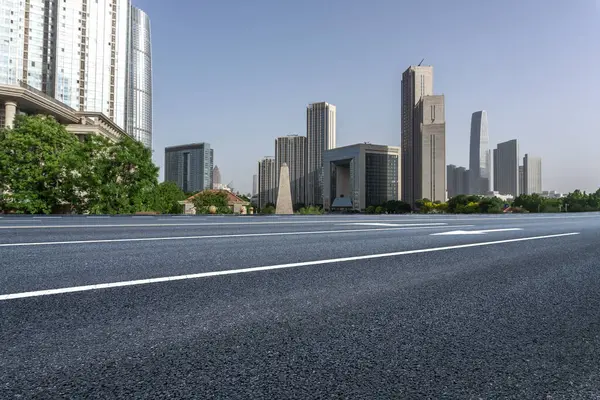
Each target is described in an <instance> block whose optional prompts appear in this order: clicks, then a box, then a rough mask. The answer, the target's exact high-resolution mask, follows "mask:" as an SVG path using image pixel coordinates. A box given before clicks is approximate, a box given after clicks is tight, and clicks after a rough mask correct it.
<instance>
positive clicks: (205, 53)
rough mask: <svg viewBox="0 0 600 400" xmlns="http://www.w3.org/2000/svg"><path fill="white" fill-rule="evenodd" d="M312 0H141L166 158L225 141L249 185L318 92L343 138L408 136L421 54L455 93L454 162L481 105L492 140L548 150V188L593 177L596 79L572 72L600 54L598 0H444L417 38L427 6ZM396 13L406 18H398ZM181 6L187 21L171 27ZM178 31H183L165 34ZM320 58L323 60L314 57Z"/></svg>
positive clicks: (462, 159)
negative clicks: (407, 84) (413, 78)
mask: <svg viewBox="0 0 600 400" xmlns="http://www.w3.org/2000/svg"><path fill="white" fill-rule="evenodd" d="M308 3H309V4H307V5H306V6H303V7H300V6H299V5H294V4H279V3H276V2H273V1H261V2H257V3H255V4H253V5H252V6H250V5H246V4H239V5H238V6H236V7H235V8H233V9H231V10H230V9H229V8H227V10H226V9H225V5H222V4H218V3H210V4H206V5H200V4H197V3H195V2H191V1H189V0H182V1H181V5H180V6H181V7H185V8H186V9H187V10H188V11H189V12H186V13H183V14H184V15H181V13H179V12H177V10H178V9H179V7H178V8H177V9H169V8H168V7H167V5H166V4H162V3H160V2H151V1H149V0H141V1H140V0H138V1H134V4H135V5H136V6H139V7H141V8H143V9H144V10H145V11H146V13H147V14H148V15H149V16H150V18H151V21H152V24H153V37H152V39H153V61H154V65H153V68H154V110H155V118H154V123H155V126H154V128H155V129H154V136H155V142H154V145H155V153H154V154H155V161H156V162H157V164H158V165H159V166H161V167H163V160H162V159H161V158H162V156H161V149H162V148H163V147H165V146H168V145H176V144H180V143H190V142H197V141H205V142H208V143H211V146H212V147H214V148H215V149H216V160H215V162H216V163H217V164H219V165H220V167H221V171H222V174H223V177H224V179H225V180H227V181H234V185H235V187H236V188H239V189H240V190H241V191H243V192H250V191H251V186H252V173H253V172H255V166H256V160H258V159H259V158H260V157H262V156H265V155H273V154H270V153H271V150H269V149H271V148H272V144H271V143H272V140H273V138H275V137H278V136H283V135H287V134H289V133H292V132H295V133H298V134H300V135H305V134H306V132H305V129H306V128H305V112H304V110H305V107H306V105H307V104H309V103H313V102H320V101H326V102H329V103H332V104H335V105H336V106H337V109H338V134H337V142H338V143H337V145H338V146H343V145H347V144H353V143H360V142H364V141H365V140H368V141H370V142H372V143H379V144H386V145H392V146H395V145H399V144H400V120H401V115H400V114H401V113H400V110H401V100H400V87H401V86H400V81H401V74H402V71H403V70H404V69H405V68H406V67H407V66H408V65H416V64H418V62H419V61H420V60H421V59H422V58H423V57H424V58H425V64H428V65H433V66H434V67H435V70H436V89H435V91H436V93H439V94H444V95H445V96H446V103H447V107H446V108H447V112H446V114H447V115H446V119H447V133H446V134H447V164H456V165H467V164H468V148H469V130H470V116H471V114H472V113H473V112H474V111H477V110H482V109H485V110H487V112H488V118H489V131H490V138H491V140H490V147H495V145H496V144H497V143H500V142H503V141H507V140H510V139H513V138H518V139H519V142H520V145H521V146H522V147H523V148H527V149H528V150H530V151H531V152H533V153H535V154H537V155H539V156H541V157H542V158H543V159H544V160H545V162H544V189H550V190H552V189H554V190H559V191H563V192H568V191H571V190H573V189H575V188H580V189H583V190H588V191H589V190H595V189H596V188H597V186H598V185H597V179H596V178H595V176H594V175H595V172H596V171H597V170H598V169H599V168H600V165H599V164H600V162H599V161H596V160H597V159H598V157H596V154H595V152H596V150H595V149H597V148H600V137H599V136H598V135H593V132H595V131H597V129H596V128H595V125H594V121H593V115H594V114H595V107H594V101H593V99H594V92H595V89H597V88H599V87H600V80H599V78H598V76H597V75H595V74H582V73H570V72H568V71H574V68H573V65H577V66H586V65H595V64H597V63H598V61H600V57H599V55H598V53H597V52H592V51H589V49H591V48H595V42H594V37H597V34H598V33H600V29H598V13H597V12H596V7H595V4H594V2H590V1H583V0H582V1H574V2H571V3H570V4H559V2H553V4H550V5H548V2H543V3H542V2H538V1H534V2H530V3H528V4H521V3H517V2H515V1H511V2H508V3H506V2H505V3H503V4H478V7H474V8H473V7H469V4H471V3H472V2H467V1H464V2H461V3H460V4H461V5H460V6H459V5H456V4H454V5H447V4H444V3H443V2H435V3H434V5H435V7H433V8H432V10H433V11H431V12H430V13H428V18H429V20H430V21H429V22H430V25H431V29H428V30H427V31H426V32H423V34H422V35H420V36H418V35H411V36H410V38H408V37H406V32H410V31H412V29H413V28H414V27H416V26H417V25H418V24H420V22H419V23H418V21H419V19H418V18H416V16H417V15H419V14H421V13H422V12H424V8H423V7H424V6H422V5H418V4H411V5H405V6H403V5H400V4H396V3H394V2H391V1H379V2H377V6H378V7H369V8H367V7H366V6H365V5H364V4H361V3H360V2H356V1H355V2H341V1H338V0H331V1H330V2H328V3H327V5H326V6H325V7H323V8H322V11H323V12H322V13H319V15H312V13H310V11H309V10H310V9H311V5H310V3H311V1H308ZM517 4H518V5H519V7H518V8H517ZM516 10H518V12H516ZM226 11H228V12H230V13H229V14H226ZM474 13H477V14H478V15H494V19H493V20H489V19H487V18H483V19H482V18H473V17H474ZM400 14H401V15H403V21H404V22H403V24H397V18H396V16H397V15H400ZM226 16H227V18H226ZM413 17H415V18H413ZM172 18H177V19H178V21H180V23H178V24H177V26H172V24H171V23H170V21H171V20H172ZM506 26H510V27H511V29H510V30H508V31H507V30H506V29H505V27H506ZM184 29H185V30H186V34H183V30H184ZM188 29H189V30H190V31H189V33H188V32H187V30H188ZM178 33H181V35H179V37H180V39H181V40H178V41H175V42H174V41H172V40H170V39H169V38H171V37H172V35H178ZM317 38H319V40H317ZM407 39H410V40H407ZM190 48H191V49H194V50H193V51H190V50H189V49H190ZM184 50H185V51H184ZM314 56H318V57H319V63H317V64H318V65H317V64H315V65H312V61H313V60H314ZM174 58H175V59H177V62H176V63H174V62H172V60H173V59H174ZM574 63H575V64H574ZM182 64H183V65H194V66H195V67H194V69H193V72H192V69H191V68H188V69H187V70H183V71H184V72H185V73H181V71H182V69H181V68H180V65H182ZM321 67H323V68H321ZM581 68H582V69H583V68H585V67H581ZM187 71H189V72H187ZM520 99H523V100H522V101H521V100H520ZM566 99H577V101H566ZM223 104H227V107H224V106H223ZM266 104H269V109H270V110H271V112H270V114H269V118H265V108H264V107H265V105H266ZM575 114H577V115H578V118H572V115H575ZM232 115H233V116H234V117H232ZM590 127H591V128H590ZM578 132H591V134H587V136H585V140H586V146H580V145H578V144H576V143H575V142H572V141H569V140H568V138H570V137H573V135H574V134H575V133H578ZM561 139H563V140H561ZM523 155H524V154H520V156H521V157H522V156H523ZM227 159H235V160H236V163H235V164H232V163H227V162H226V160H227ZM227 164H228V165H227ZM565 165H566V166H568V167H567V168H565Z"/></svg>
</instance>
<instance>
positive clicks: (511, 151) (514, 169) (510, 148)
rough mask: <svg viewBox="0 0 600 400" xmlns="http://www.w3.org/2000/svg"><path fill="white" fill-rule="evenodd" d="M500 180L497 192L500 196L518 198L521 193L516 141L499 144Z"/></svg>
mask: <svg viewBox="0 0 600 400" xmlns="http://www.w3.org/2000/svg"><path fill="white" fill-rule="evenodd" d="M495 164H496V165H497V167H498V170H497V172H496V177H497V179H498V182H497V185H496V190H497V191H498V192H500V194H510V195H513V196H514V197H517V196H518V195H519V194H520V192H519V145H518V143H517V140H516V139H513V140H509V141H508V142H503V143H498V146H497V151H496V162H495Z"/></svg>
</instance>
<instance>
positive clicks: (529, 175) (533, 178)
mask: <svg viewBox="0 0 600 400" xmlns="http://www.w3.org/2000/svg"><path fill="white" fill-rule="evenodd" d="M523 193H524V194H534V193H537V194H540V193H542V158H541V157H533V156H531V155H529V154H525V157H523Z"/></svg>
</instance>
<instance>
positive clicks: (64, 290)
mask: <svg viewBox="0 0 600 400" xmlns="http://www.w3.org/2000/svg"><path fill="white" fill-rule="evenodd" d="M578 234H579V232H570V233H560V234H556V235H544V236H532V237H525V238H518V239H506V240H495V241H493V242H479V243H469V244H459V245H454V246H443V247H433V248H428V249H418V250H405V251H397V252H394V253H383V254H369V255H364V256H354V257H342V258H332V259H326V260H315V261H303V262H297V263H290V264H278V265H266V266H262V267H252V268H241V269H230V270H225V271H211V272H201V273H198V274H188V275H175V276H165V277H160V278H150V279H138V280H131V281H121V282H110V283H100V284H96V285H85V286H73V287H65V288H59V289H48V290H37V291H33V292H22V293H10V294H3V295H0V301H3V300H14V299H24V298H28V297H40V296H49V295H57V294H65V293H75V292H86V291H91V290H101V289H111V288H118V287H126V286H141V285H149V284H154V283H163V282H172V281H183V280H189V279H200V278H210V277H215V276H225V275H236V274H244V273H251V272H262V271H273V270H278V269H289V268H298V267H306V266H311V265H324V264H335V263H344V262H350V261H361V260H371V259H376V258H386V257H397V256H403V255H409V254H419V253H432V252H436V251H446V250H456V249H465V248H469V247H481V246H491V245H496V244H504V243H515V242H524V241H530V240H540V239H551V238H559V237H565V236H573V235H578Z"/></svg>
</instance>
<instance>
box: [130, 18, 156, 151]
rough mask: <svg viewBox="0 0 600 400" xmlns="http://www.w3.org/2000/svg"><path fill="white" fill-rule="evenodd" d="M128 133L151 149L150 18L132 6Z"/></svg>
mask: <svg viewBox="0 0 600 400" xmlns="http://www.w3.org/2000/svg"><path fill="white" fill-rule="evenodd" d="M130 35H131V40H130V41H129V43H130V46H131V47H130V49H129V60H130V62H129V78H128V82H127V83H128V85H129V89H128V93H129V96H128V99H127V133H129V135H131V136H132V137H133V138H134V139H136V140H139V141H140V142H142V143H143V144H144V145H145V146H146V147H148V148H152V46H151V38H150V18H148V16H147V15H146V14H145V13H144V12H143V11H142V10H140V9H139V8H136V7H131V32H130Z"/></svg>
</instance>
